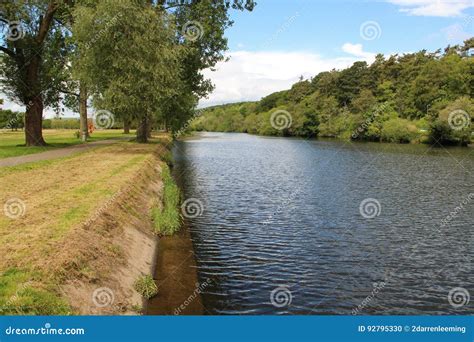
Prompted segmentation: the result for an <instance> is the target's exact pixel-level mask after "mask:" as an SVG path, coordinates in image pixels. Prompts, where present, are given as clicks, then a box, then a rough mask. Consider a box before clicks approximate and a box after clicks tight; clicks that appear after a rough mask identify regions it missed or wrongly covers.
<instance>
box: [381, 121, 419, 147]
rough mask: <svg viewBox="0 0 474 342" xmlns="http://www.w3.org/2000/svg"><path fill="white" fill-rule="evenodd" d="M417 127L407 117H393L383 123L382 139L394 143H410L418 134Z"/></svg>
mask: <svg viewBox="0 0 474 342" xmlns="http://www.w3.org/2000/svg"><path fill="white" fill-rule="evenodd" d="M416 132H417V128H416V126H415V125H413V124H412V123H411V121H409V120H406V119H391V120H388V121H385V122H384V123H383V125H382V130H381V140H382V141H386V142H393V143H409V142H410V141H412V140H413V139H414V138H415V136H416Z"/></svg>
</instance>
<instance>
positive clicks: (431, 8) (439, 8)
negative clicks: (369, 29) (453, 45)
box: [388, 0, 474, 17]
mask: <svg viewBox="0 0 474 342" xmlns="http://www.w3.org/2000/svg"><path fill="white" fill-rule="evenodd" d="M388 2H390V3H392V4H395V5H398V6H401V9H400V11H402V12H406V13H408V14H410V15H416V16H430V17H456V16H460V15H462V14H463V11H464V10H466V9H468V8H471V7H474V1H472V0H388Z"/></svg>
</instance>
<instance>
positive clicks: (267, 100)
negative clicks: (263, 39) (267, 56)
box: [191, 39, 474, 145]
mask: <svg viewBox="0 0 474 342" xmlns="http://www.w3.org/2000/svg"><path fill="white" fill-rule="evenodd" d="M472 45H473V40H472V39H470V40H467V41H466V42H465V44H464V46H454V47H451V48H449V49H446V50H445V52H444V54H440V52H439V51H436V52H434V53H428V52H426V51H424V50H423V51H420V52H417V53H412V54H405V55H402V56H398V55H395V56H390V57H388V58H385V57H384V56H383V55H381V54H379V55H377V56H376V59H375V62H374V63H372V64H371V65H370V66H369V65H367V63H365V62H356V63H354V64H353V65H352V66H351V67H350V68H347V69H344V70H340V71H337V70H332V71H329V72H327V71H326V72H321V73H319V74H318V75H316V76H315V77H313V78H312V79H311V80H310V81H302V80H300V81H299V82H297V83H295V84H294V85H293V86H292V87H291V89H290V90H285V91H280V92H276V93H273V94H270V95H268V96H265V97H263V98H262V99H261V100H260V101H259V102H248V103H235V104H229V105H223V106H216V107H211V108H207V109H206V110H205V111H204V114H203V115H202V116H201V117H200V118H199V119H198V120H196V121H195V122H194V123H193V125H192V126H191V128H193V129H195V130H203V131H206V130H207V131H221V132H248V133H252V134H261V135H290V136H302V137H316V136H321V137H338V138H343V139H357V140H370V141H386V142H396V143H407V142H411V141H424V140H426V137H425V136H426V135H427V133H428V138H430V139H429V140H430V141H431V142H435V141H440V142H442V143H447V144H461V145H465V144H468V143H469V141H470V136H471V130H472V125H470V126H466V127H465V128H463V129H462V130H454V129H453V128H452V127H450V126H449V125H448V123H447V122H448V114H449V113H451V112H452V111H454V110H464V111H465V112H467V113H469V115H470V116H471V117H472V115H473V114H472V113H474V109H473V108H472V100H471V99H470V96H471V97H472V92H473V90H472V89H473V88H472V83H473V82H474V73H473V72H472V71H473V70H474V60H473V59H472V58H468V57H467V50H468V49H469V48H470V47H472ZM277 110H286V111H288V112H289V113H290V115H291V125H290V126H289V127H286V128H285V129H282V130H278V129H275V128H274V127H273V126H272V125H271V122H270V118H271V115H272V113H274V112H275V111H277ZM429 128H430V130H429V132H426V131H427V130H428V129H429ZM425 132H426V133H425Z"/></svg>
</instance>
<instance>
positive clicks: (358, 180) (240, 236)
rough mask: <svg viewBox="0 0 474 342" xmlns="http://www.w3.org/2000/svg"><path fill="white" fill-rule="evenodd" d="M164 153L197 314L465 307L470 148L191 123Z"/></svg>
mask: <svg viewBox="0 0 474 342" xmlns="http://www.w3.org/2000/svg"><path fill="white" fill-rule="evenodd" d="M173 155H174V163H175V167H174V175H175V177H176V179H177V181H178V183H179V184H180V186H181V187H182V190H183V197H184V200H187V201H186V202H185V203H186V206H185V208H186V209H185V210H184V213H185V214H186V215H185V216H188V218H187V219H186V221H187V224H188V225H189V229H190V231H191V235H192V239H193V244H194V249H195V253H196V259H197V265H198V274H199V279H200V281H201V283H204V285H201V288H200V289H201V290H202V291H203V301H204V305H205V307H206V312H207V313H208V314H391V315H396V314H402V315H403V314H472V313H474V272H473V267H472V266H473V258H474V248H473V247H474V229H473V221H474V220H473V218H474V211H473V208H474V177H473V175H474V149H472V148H449V149H445V148H442V147H438V148H433V147H430V146H425V145H395V144H380V143H351V142H343V141H327V140H303V139H292V138H276V137H271V138H270V137H259V136H253V135H247V134H234V133H203V134H200V135H198V136H196V137H193V138H191V139H187V140H184V141H180V142H177V143H176V144H175V146H174V150H173ZM469 295H470V297H472V299H471V300H470V302H468V300H469Z"/></svg>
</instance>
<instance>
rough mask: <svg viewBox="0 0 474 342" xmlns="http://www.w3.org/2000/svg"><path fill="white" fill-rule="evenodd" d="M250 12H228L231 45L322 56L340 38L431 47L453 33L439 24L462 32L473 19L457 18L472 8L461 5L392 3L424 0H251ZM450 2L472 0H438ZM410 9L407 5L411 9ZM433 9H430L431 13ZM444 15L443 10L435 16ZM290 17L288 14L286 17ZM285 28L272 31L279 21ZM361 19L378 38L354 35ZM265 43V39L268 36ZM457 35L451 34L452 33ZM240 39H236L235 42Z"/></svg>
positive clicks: (336, 48) (337, 51) (380, 45)
mask: <svg viewBox="0 0 474 342" xmlns="http://www.w3.org/2000/svg"><path fill="white" fill-rule="evenodd" d="M257 2H258V5H257V7H256V8H255V10H254V11H253V12H252V13H248V12H244V13H241V12H233V13H232V17H233V19H234V20H235V24H234V26H233V27H232V28H230V29H229V30H228V32H227V36H228V38H229V46H230V48H231V50H240V49H242V47H243V48H245V50H249V51H258V50H261V49H262V48H265V49H274V50H282V51H292V50H304V51H311V52H315V53H321V54H324V55H325V56H326V57H338V56H340V55H341V46H342V45H343V44H344V43H347V42H351V43H362V44H363V45H364V48H365V49H366V50H369V51H376V52H382V53H391V52H393V51H417V50H420V49H423V48H426V49H428V50H435V49H437V48H439V47H444V46H446V45H447V44H448V43H449V42H451V43H453V42H456V43H458V42H459V41H458V40H457V39H448V37H447V36H446V34H444V33H443V30H444V29H446V28H447V27H449V26H451V25H456V24H461V26H464V27H463V29H464V31H465V32H468V31H470V33H471V34H472V31H473V25H474V21H473V18H471V21H470V28H469V27H468V23H467V22H466V23H465V25H462V24H463V19H465V18H464V17H463V15H464V16H465V17H466V18H467V17H468V16H469V15H471V16H473V15H474V8H473V7H471V8H465V9H464V11H456V10H451V11H452V12H453V14H452V15H449V16H448V14H449V11H446V10H445V9H444V8H443V7H441V6H439V8H440V9H439V11H438V12H435V11H434V10H431V11H428V10H426V11H425V12H421V13H425V15H413V14H412V13H411V12H409V11H408V12H407V11H406V10H409V9H416V8H418V7H414V6H400V5H397V3H410V2H411V3H417V2H418V3H436V0H429V1H419V0H418V1H407V0H405V1H393V2H389V1H341V0H333V1H328V0H326V1H315V0H257ZM440 3H448V4H450V6H449V7H451V8H456V7H455V3H466V7H467V5H468V4H469V3H471V6H474V2H473V1H451V2H446V1H440ZM412 12H413V11H412ZM435 14H436V15H435ZM441 15H447V16H444V17H443V16H441ZM291 17H295V18H294V20H291V19H290V20H288V19H289V18H291ZM287 21H289V25H287V29H286V30H282V32H281V33H280V34H276V33H277V32H278V31H279V29H280V28H281V27H282V26H285V22H287ZM366 21H375V22H377V23H378V24H379V26H380V28H381V34H380V38H378V39H374V40H371V41H367V40H364V39H363V38H362V37H361V36H360V32H359V28H360V26H361V24H362V23H364V22H366ZM273 36H275V37H274V39H272V40H271V44H265V43H266V42H267V41H268V40H269V39H271V37H273ZM455 38H457V37H455ZM239 44H240V45H239Z"/></svg>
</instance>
